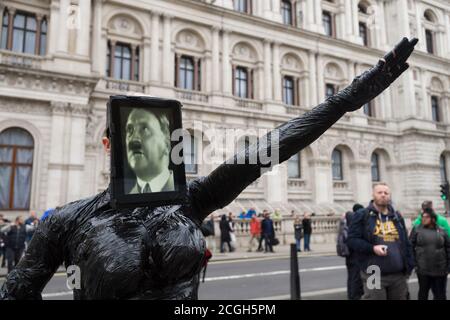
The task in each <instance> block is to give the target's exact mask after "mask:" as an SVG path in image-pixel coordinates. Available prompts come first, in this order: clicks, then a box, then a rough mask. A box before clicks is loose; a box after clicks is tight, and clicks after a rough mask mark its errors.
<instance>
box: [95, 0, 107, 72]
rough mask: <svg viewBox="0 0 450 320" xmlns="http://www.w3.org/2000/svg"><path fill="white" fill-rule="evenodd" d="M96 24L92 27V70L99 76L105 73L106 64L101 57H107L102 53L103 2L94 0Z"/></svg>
mask: <svg viewBox="0 0 450 320" xmlns="http://www.w3.org/2000/svg"><path fill="white" fill-rule="evenodd" d="M93 15H94V22H93V25H92V39H93V41H92V70H93V71H94V72H97V73H99V74H104V73H105V63H103V64H102V63H101V61H102V60H103V59H102V58H101V57H102V56H105V57H106V50H105V51H102V41H103V40H102V0H94V13H93Z"/></svg>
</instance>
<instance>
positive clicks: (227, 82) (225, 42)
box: [222, 30, 232, 95]
mask: <svg viewBox="0 0 450 320" xmlns="http://www.w3.org/2000/svg"><path fill="white" fill-rule="evenodd" d="M229 33H230V32H229V31H228V30H223V31H222V74H223V78H222V84H223V93H224V94H225V95H230V94H231V81H232V79H231V72H230V48H229Z"/></svg>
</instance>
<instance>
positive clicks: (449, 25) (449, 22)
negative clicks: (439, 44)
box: [445, 12, 450, 57]
mask: <svg viewBox="0 0 450 320" xmlns="http://www.w3.org/2000/svg"><path fill="white" fill-rule="evenodd" d="M445 30H446V33H447V34H446V38H445V42H446V43H447V53H446V56H447V57H450V12H447V14H445Z"/></svg>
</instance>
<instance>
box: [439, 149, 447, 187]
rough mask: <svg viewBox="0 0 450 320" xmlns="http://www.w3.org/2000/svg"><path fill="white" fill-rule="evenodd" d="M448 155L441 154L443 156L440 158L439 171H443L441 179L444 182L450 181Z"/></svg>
mask: <svg viewBox="0 0 450 320" xmlns="http://www.w3.org/2000/svg"><path fill="white" fill-rule="evenodd" d="M446 160H447V159H446V157H445V155H443V154H442V155H441V157H440V158H439V171H440V173H441V181H442V182H446V181H448V179H447V164H446Z"/></svg>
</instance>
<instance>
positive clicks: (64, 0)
mask: <svg viewBox="0 0 450 320" xmlns="http://www.w3.org/2000/svg"><path fill="white" fill-rule="evenodd" d="M69 6H70V0H60V2H59V28H58V30H57V34H56V35H55V36H56V37H57V39H58V51H61V52H67V50H68V45H69V28H68V27H69V26H68V23H69V21H68V20H69ZM78 14H79V13H78Z"/></svg>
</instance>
